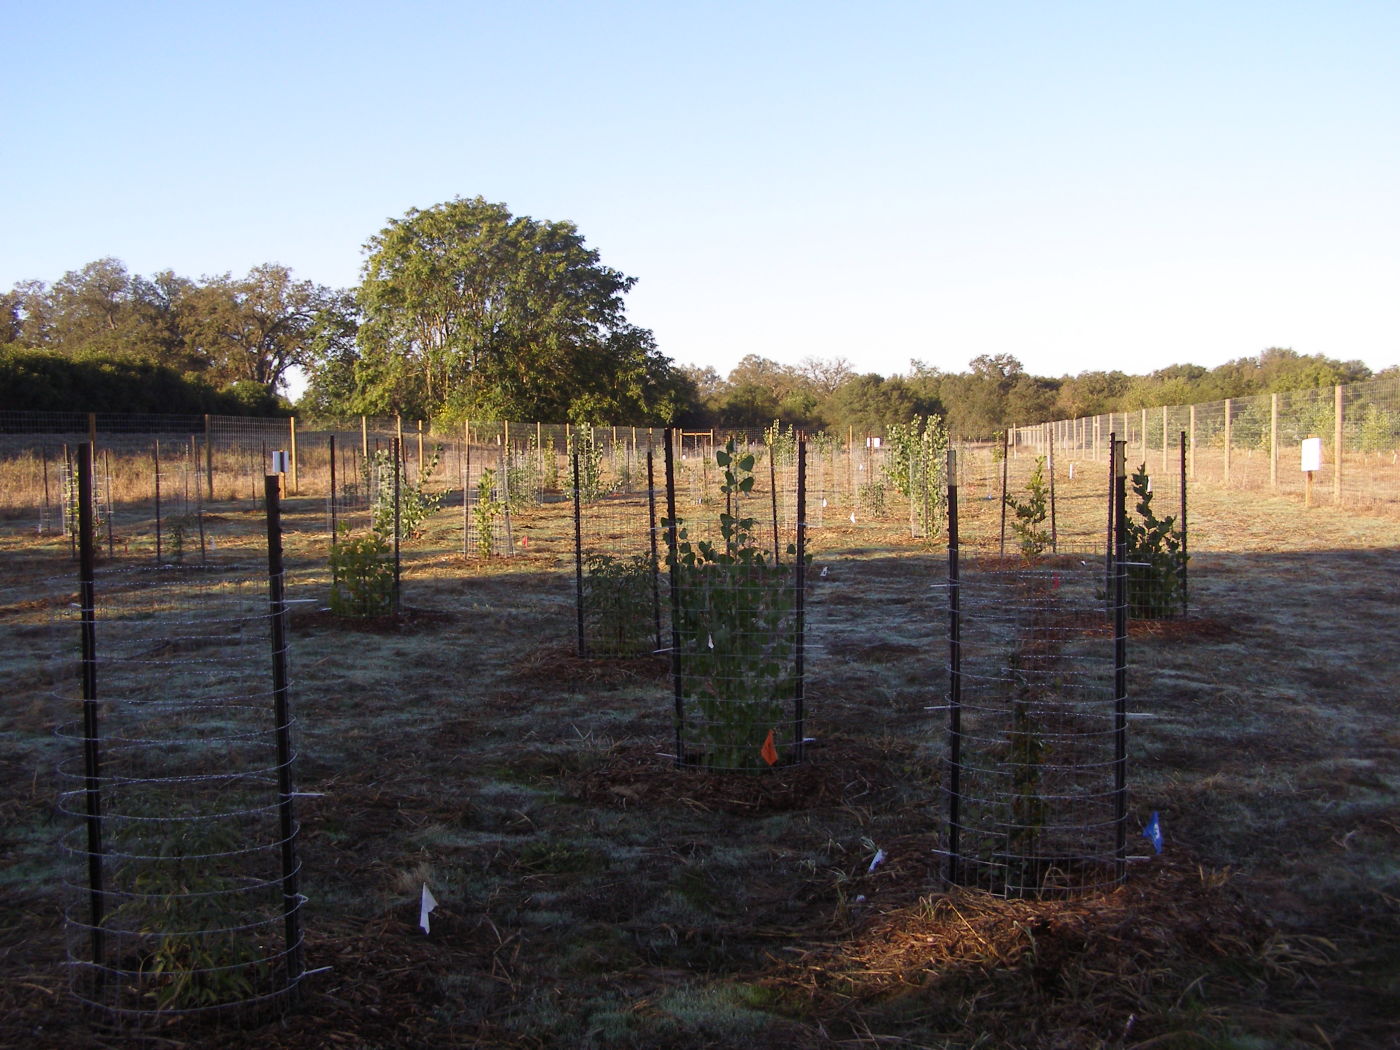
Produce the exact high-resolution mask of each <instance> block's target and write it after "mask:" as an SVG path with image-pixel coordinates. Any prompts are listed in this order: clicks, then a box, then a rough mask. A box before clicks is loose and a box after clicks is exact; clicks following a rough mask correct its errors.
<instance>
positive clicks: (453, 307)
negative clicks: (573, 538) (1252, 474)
mask: <svg viewBox="0 0 1400 1050" xmlns="http://www.w3.org/2000/svg"><path fill="white" fill-rule="evenodd" d="M365 256H366V258H365V262H364V266H363V269H362V272H361V281H360V284H359V285H358V286H357V287H355V288H351V289H336V288H328V287H325V286H323V285H319V284H315V283H313V282H311V281H305V280H297V279H295V278H294V277H293V276H292V272H291V271H290V270H289V269H288V268H287V267H285V266H281V265H278V264H275V263H266V264H264V265H261V266H257V267H254V268H253V269H252V270H250V271H249V272H248V273H247V274H246V275H244V276H242V277H234V276H233V275H232V274H223V275H221V276H214V277H207V276H206V277H201V278H198V279H192V278H188V277H181V276H178V275H176V274H175V273H173V272H171V271H168V270H167V271H163V272H161V273H157V274H155V275H154V276H151V277H143V276H141V275H139V274H132V273H129V272H128V270H127V268H126V266H125V265H124V264H123V263H122V262H121V261H120V260H118V259H113V258H106V259H99V260H97V261H96V262H93V263H89V264H88V265H86V266H84V267H83V268H82V269H79V270H74V271H71V272H69V273H66V274H64V275H63V276H62V277H61V278H59V279H58V280H57V281H55V282H53V284H51V285H50V284H46V283H44V282H42V281H22V282H20V283H19V284H17V285H15V286H14V287H13V288H12V289H11V290H10V291H9V292H6V293H0V409H47V408H62V409H70V410H72V409H76V410H81V411H112V412H122V411H126V412H144V411H166V412H181V413H185V412H219V413H247V414H259V415H265V414H269V413H274V412H278V411H290V410H291V409H292V406H291V405H290V404H289V403H287V402H286V401H285V399H284V397H283V396H282V395H283V394H284V393H285V391H286V387H287V379H288V377H289V375H290V373H291V372H292V370H293V369H299V370H301V371H302V372H303V373H304V374H305V376H306V378H307V386H306V390H305V393H304V394H303V396H302V397H301V399H300V400H299V402H298V403H297V405H296V406H295V407H296V410H297V411H298V412H299V413H301V414H303V415H308V416H312V417H322V418H325V417H335V416H342V417H343V416H350V415H361V414H363V415H375V416H382V415H392V414H399V415H402V416H404V417H406V418H415V419H433V420H437V421H440V422H454V421H457V420H460V419H463V418H471V419H479V420H493V419H512V420H521V421H528V420H543V421H550V422H574V423H618V424H634V425H642V424H658V423H660V424H667V423H680V424H683V425H687V426H696V427H704V426H725V427H752V428H757V427H763V426H767V425H769V424H770V423H772V422H773V421H774V420H781V421H782V422H784V423H788V424H793V425H797V426H801V427H806V428H825V427H835V428H845V427H854V428H857V429H860V430H874V429H879V428H882V427H884V426H887V425H889V424H891V423H901V422H906V421H908V420H910V419H912V418H913V417H915V416H930V415H936V416H941V417H943V419H944V420H945V422H946V423H947V426H948V429H949V431H950V433H951V434H953V435H954V436H955V437H964V438H978V437H990V436H992V435H994V434H996V433H997V432H999V431H1001V430H1003V429H1005V428H1006V427H1008V426H1013V425H1024V424H1032V423H1038V422H1043V421H1045V420H1049V419H1058V418H1066V417H1075V416H1084V415H1096V414H1099V413H1103V412H1109V411H1123V410H1128V409H1137V408H1146V407H1154V406H1158V405H1171V404H1189V403H1194V402H1201V401H1214V400H1219V399H1221V398H1226V397H1244V396H1247V395H1250V394H1259V393H1267V392H1277V391H1284V390H1294V389H1303V388H1312V387H1317V386H1325V385H1330V384H1333V383H1350V382H1357V381H1360V380H1364V379H1368V378H1371V371H1370V370H1369V369H1368V368H1367V367H1366V366H1365V365H1363V364H1362V363H1361V362H1359V361H1337V360H1333V359H1331V358H1328V357H1324V356H1322V355H1316V354H1313V355H1307V354H1299V353H1296V352H1294V351H1293V350H1289V349H1280V348H1271V349H1268V350H1265V351H1263V352H1262V353H1261V354H1259V355H1258V356H1257V357H1244V358H1240V359H1238V360H1235V361H1231V362H1230V363H1228V364H1225V365H1221V366H1220V367H1218V368H1214V369H1209V370H1208V369H1205V368H1201V367H1198V366H1196V365H1173V366H1172V367H1170V368H1164V369H1160V370H1158V371H1156V372H1152V373H1150V374H1148V375H1144V376H1130V375H1128V374H1126V373H1124V372H1121V371H1111V372H1097V371H1096V372H1081V373H1080V374H1078V375H1075V376H1069V375H1065V376H1061V377H1058V378H1052V377H1044V376H1033V375H1030V374H1029V373H1027V372H1026V371H1025V370H1024V368H1023V367H1022V365H1021V362H1020V361H1018V360H1017V359H1016V358H1015V357H1013V356H1011V355H1009V354H984V355H982V356H980V357H976V358H974V359H973V360H972V361H971V362H970V365H969V368H968V370H967V371H963V372H944V371H941V370H940V369H938V368H935V367H932V366H929V365H927V364H925V363H923V362H921V361H917V360H915V361H911V362H910V367H909V371H908V373H907V374H904V375H895V376H888V377H887V376H881V375H877V374H874V373H868V374H859V373H857V372H856V371H855V369H854V368H853V367H852V365H851V363H850V362H849V361H848V360H847V359H845V358H841V357H837V358H834V359H830V360H824V359H819V358H813V357H809V358H807V359H805V360H803V361H802V362H801V363H800V364H798V365H784V364H779V363H778V362H776V361H772V360H769V359H768V358H765V357H762V356H759V355H750V356H748V357H746V358H744V359H743V360H742V361H740V362H739V364H738V366H737V367H735V368H734V369H733V370H731V371H730V372H729V374H728V375H727V376H723V377H721V376H720V375H719V374H718V373H717V372H716V370H715V369H714V368H713V367H707V366H688V367H678V366H676V364H675V363H674V362H673V361H672V360H671V359H670V358H667V357H665V356H664V355H662V354H661V353H660V352H659V351H658V349H657V347H656V343H655V339H654V338H653V336H652V333H651V332H650V331H648V330H646V329H644V328H639V327H637V326H635V325H633V324H631V323H630V322H629V321H628V320H627V317H626V313H625V309H624V304H623V296H624V295H625V294H626V293H627V292H628V291H629V290H630V289H631V287H632V286H633V284H634V283H635V280H634V279H633V278H631V277H627V276H625V275H623V274H622V273H620V272H618V271H617V270H614V269H612V268H611V267H608V266H605V265H603V263H602V262H601V260H600V258H599V255H598V253H597V251H596V250H594V249H592V248H589V247H588V246H587V245H586V244H585V243H584V240H583V237H582V236H581V235H580V234H579V232H578V230H577V228H576V227H575V226H574V225H573V224H572V223H569V222H559V221H539V220H535V219H532V218H529V217H528V216H515V215H512V214H511V213H510V211H509V210H508V209H507V208H506V206H505V205H503V204H494V203H491V202H488V201H485V200H483V199H482V198H480V197H476V198H472V199H463V198H456V199H454V200H452V201H448V202H446V203H443V204H439V205H436V206H434V207H432V208H428V209H426V210H421V211H420V210H419V209H416V208H414V209H410V210H409V211H408V212H407V214H406V215H405V216H404V217H403V218H402V219H395V220H390V221H389V223H388V225H387V226H385V228H384V229H382V230H381V231H380V232H379V233H377V234H375V235H374V236H372V237H371V238H370V239H369V240H368V241H367V242H366V244H365ZM1393 371H1395V370H1394V369H1388V370H1387V372H1393Z"/></svg>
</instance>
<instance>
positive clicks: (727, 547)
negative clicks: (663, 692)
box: [665, 438, 807, 771]
mask: <svg viewBox="0 0 1400 1050" xmlns="http://www.w3.org/2000/svg"><path fill="white" fill-rule="evenodd" d="M677 444H678V443H677V442H676V441H668V442H667V444H666V446H665V447H666V503H667V515H666V521H665V528H666V558H667V563H668V570H669V575H670V599H671V608H670V617H671V620H670V624H671V632H670V633H671V658H672V673H673V680H674V705H675V714H674V719H675V758H676V761H677V762H678V763H679V764H682V765H694V766H699V767H703V768H706V769H724V770H744V771H760V770H763V769H765V768H771V767H774V766H777V765H779V764H783V765H787V764H792V763H795V762H800V761H801V760H802V758H803V753H804V748H805V744H806V737H805V735H804V733H805V719H806V709H805V700H806V698H805V645H806V630H805V608H804V603H805V587H806V565H807V557H806V527H805V513H804V512H805V501H806V491H805V487H804V478H805V466H806V462H805V458H806V449H805V443H804V442H803V441H802V439H800V438H798V439H797V440H796V442H795V448H794V457H793V464H792V466H791V467H784V468H783V469H782V471H781V472H780V471H779V466H778V457H777V456H775V455H773V454H772V452H771V450H769V454H768V455H767V456H762V451H761V447H754V446H752V445H750V444H747V443H744V442H742V441H739V440H736V439H734V438H730V439H729V440H728V441H726V442H725V444H724V446H723V447H721V448H714V449H713V452H712V456H713V470H711V468H710V466H709V465H708V464H706V463H705V462H703V459H704V458H707V457H705V456H704V453H701V457H700V458H701V460H702V461H701V462H700V463H698V464H695V465H694V468H695V469H693V470H690V471H687V472H686V473H687V474H688V475H689V476H688V477H685V478H683V479H682V480H678V470H677V466H678V464H677V459H678V455H677V453H678V448H677ZM706 451H708V450H706ZM761 458H763V459H766V461H767V468H768V469H767V470H766V471H765V470H764V469H763V463H762V462H761V461H760V460H761ZM765 475H766V477H765ZM711 477H713V486H712V487H711V485H710V478H711ZM789 484H790V485H791V486H792V488H793V492H792V504H791V505H792V508H793V514H792V516H791V518H790V519H787V521H788V522H790V525H791V528H790V531H789V532H785V531H784V521H785V519H784V515H783V513H782V511H781V510H780V508H781V507H783V506H785V505H786V503H787V500H786V497H785V492H786V488H787V486H788V485H789ZM697 493H698V495H697ZM687 497H688V499H689V500H690V501H691V502H689V503H687V502H685V499H686V498H687ZM683 511H684V512H683ZM788 536H791V542H790V543H789V542H786V541H787V539H788Z"/></svg>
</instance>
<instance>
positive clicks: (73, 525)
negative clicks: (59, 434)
mask: <svg viewBox="0 0 1400 1050" xmlns="http://www.w3.org/2000/svg"><path fill="white" fill-rule="evenodd" d="M78 509H79V500H78V469H77V467H73V468H72V469H71V470H69V469H65V470H64V471H63V518H64V522H65V524H66V525H67V529H68V538H69V539H71V540H72V541H73V542H74V543H77V542H78V540H79V538H80V537H79V536H78V522H79V520H80V519H79V517H78ZM90 509H91V511H92V529H93V533H94V534H96V532H97V531H98V530H99V529H101V528H102V526H103V525H105V524H106V519H105V518H104V517H103V516H102V500H101V498H100V497H99V496H98V494H97V486H96V485H94V486H93V489H92V507H91V508H90Z"/></svg>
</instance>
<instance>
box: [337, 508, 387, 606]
mask: <svg viewBox="0 0 1400 1050" xmlns="http://www.w3.org/2000/svg"><path fill="white" fill-rule="evenodd" d="M330 562H331V611H332V612H334V613H336V614H338V615H340V616H380V615H383V614H385V613H388V612H390V611H391V610H392V609H393V607H394V564H393V562H392V561H391V560H390V551H389V541H388V539H387V538H386V537H384V536H383V535H381V534H380V533H377V532H373V531H371V532H369V533H367V534H365V535H363V536H352V535H351V532H350V526H348V525H342V526H341V527H340V532H339V535H338V536H337V538H336V542H335V544H334V546H332V548H331V557H330Z"/></svg>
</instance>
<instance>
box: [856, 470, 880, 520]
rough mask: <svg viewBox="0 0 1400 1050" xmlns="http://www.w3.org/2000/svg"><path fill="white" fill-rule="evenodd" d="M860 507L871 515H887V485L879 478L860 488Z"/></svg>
mask: <svg viewBox="0 0 1400 1050" xmlns="http://www.w3.org/2000/svg"><path fill="white" fill-rule="evenodd" d="M860 505H861V506H862V507H864V508H865V509H866V510H868V511H869V512H870V513H871V514H875V515H877V516H878V515H881V514H884V513H885V483H884V482H883V481H881V480H880V479H879V478H876V479H874V480H872V481H868V482H866V483H865V484H864V485H862V486H861V487H860Z"/></svg>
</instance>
